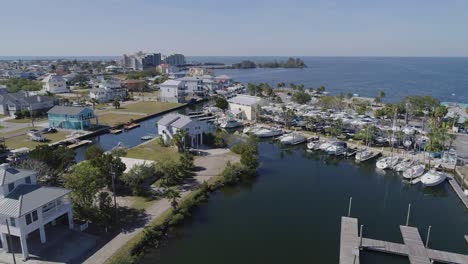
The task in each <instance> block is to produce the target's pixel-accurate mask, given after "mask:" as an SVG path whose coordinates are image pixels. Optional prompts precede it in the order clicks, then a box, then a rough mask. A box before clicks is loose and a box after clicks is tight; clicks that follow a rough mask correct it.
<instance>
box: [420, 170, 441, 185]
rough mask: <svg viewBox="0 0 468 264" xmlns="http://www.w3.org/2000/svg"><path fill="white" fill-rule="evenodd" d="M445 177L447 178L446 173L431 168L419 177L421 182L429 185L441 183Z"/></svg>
mask: <svg viewBox="0 0 468 264" xmlns="http://www.w3.org/2000/svg"><path fill="white" fill-rule="evenodd" d="M445 179H447V175H446V174H445V173H444V172H442V171H438V170H436V169H431V170H429V171H428V172H427V173H426V174H424V175H423V176H422V177H421V183H422V184H423V185H424V186H428V187H431V186H436V185H439V184H441V183H442V182H443V181H445Z"/></svg>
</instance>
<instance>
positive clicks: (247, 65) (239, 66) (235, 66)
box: [230, 57, 307, 69]
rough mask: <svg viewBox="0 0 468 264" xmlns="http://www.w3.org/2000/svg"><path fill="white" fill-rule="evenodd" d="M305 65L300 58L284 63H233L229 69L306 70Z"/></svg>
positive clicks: (290, 59) (247, 61)
mask: <svg viewBox="0 0 468 264" xmlns="http://www.w3.org/2000/svg"><path fill="white" fill-rule="evenodd" d="M306 67H307V65H306V64H305V63H304V61H303V60H301V59H300V58H292V57H290V58H289V59H287V60H286V61H276V60H275V61H272V62H264V63H255V62H253V61H250V60H244V61H241V62H240V63H234V64H232V66H231V67H230V68H231V69H254V68H306Z"/></svg>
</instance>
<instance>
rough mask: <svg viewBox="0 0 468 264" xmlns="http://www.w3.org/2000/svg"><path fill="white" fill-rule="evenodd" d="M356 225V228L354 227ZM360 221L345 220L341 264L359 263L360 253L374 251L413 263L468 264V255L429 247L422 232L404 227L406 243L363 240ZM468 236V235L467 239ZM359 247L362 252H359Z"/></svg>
mask: <svg viewBox="0 0 468 264" xmlns="http://www.w3.org/2000/svg"><path fill="white" fill-rule="evenodd" d="M353 225H354V227H353ZM357 229H358V220H357V219H356V218H350V217H342V218H341V239H340V264H348V263H359V253H358V252H356V251H359V250H372V251H378V252H383V253H388V254H395V255H401V256H407V257H408V258H409V261H410V263H411V264H430V263H432V262H433V261H436V262H441V263H456V264H466V263H468V256H467V255H463V254H457V253H451V252H446V251H441V250H434V249H429V248H426V247H425V246H424V244H423V241H422V239H421V236H420V234H419V231H418V229H417V228H415V227H409V226H400V232H401V235H402V237H403V241H404V244H400V243H394V242H388V241H383V240H376V239H370V238H364V237H363V238H362V242H361V245H359V243H360V242H359V241H360V237H359V235H358V232H357ZM465 237H466V236H465ZM356 247H358V250H356Z"/></svg>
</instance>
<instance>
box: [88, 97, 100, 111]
mask: <svg viewBox="0 0 468 264" xmlns="http://www.w3.org/2000/svg"><path fill="white" fill-rule="evenodd" d="M89 101H90V102H91V103H92V104H93V109H95V108H96V104H97V103H99V101H98V100H97V99H96V98H91V100H89Z"/></svg>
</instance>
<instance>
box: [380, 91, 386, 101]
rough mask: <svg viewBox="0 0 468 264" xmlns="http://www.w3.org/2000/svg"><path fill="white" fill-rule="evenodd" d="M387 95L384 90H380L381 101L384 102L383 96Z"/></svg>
mask: <svg viewBox="0 0 468 264" xmlns="http://www.w3.org/2000/svg"><path fill="white" fill-rule="evenodd" d="M384 97H385V92H384V91H380V92H379V98H380V101H381V102H383V98H384Z"/></svg>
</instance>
